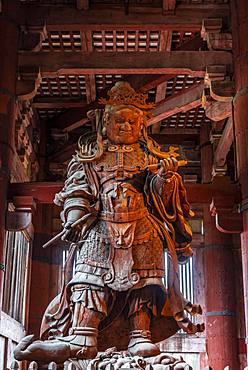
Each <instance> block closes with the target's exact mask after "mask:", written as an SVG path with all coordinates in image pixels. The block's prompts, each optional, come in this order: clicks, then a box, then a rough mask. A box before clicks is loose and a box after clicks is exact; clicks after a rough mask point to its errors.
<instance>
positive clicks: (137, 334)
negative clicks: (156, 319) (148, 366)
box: [128, 307, 160, 357]
mask: <svg viewBox="0 0 248 370" xmlns="http://www.w3.org/2000/svg"><path fill="white" fill-rule="evenodd" d="M129 325H130V329H131V331H130V337H129V338H130V340H129V344H128V352H129V354H130V355H132V356H142V357H151V356H156V355H158V354H159V353H160V350H159V348H158V347H157V346H156V345H155V344H153V343H152V341H151V332H150V330H149V329H150V315H149V313H148V311H147V309H146V308H145V307H143V308H142V309H141V310H140V311H138V312H136V313H134V314H133V315H131V317H130V319H129Z"/></svg>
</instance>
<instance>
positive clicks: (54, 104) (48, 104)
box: [32, 97, 87, 109]
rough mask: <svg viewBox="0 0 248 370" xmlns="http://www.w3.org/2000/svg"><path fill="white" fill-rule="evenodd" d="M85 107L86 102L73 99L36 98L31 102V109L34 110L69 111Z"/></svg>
mask: <svg viewBox="0 0 248 370" xmlns="http://www.w3.org/2000/svg"><path fill="white" fill-rule="evenodd" d="M86 105H87V102H86V100H82V99H78V98H77V99H74V98H72V97H71V98H65V97H61V98H52V97H45V98H41V97H36V98H35V101H33V102H32V107H33V108H36V109H70V108H81V109H82V108H83V107H85V106H86Z"/></svg>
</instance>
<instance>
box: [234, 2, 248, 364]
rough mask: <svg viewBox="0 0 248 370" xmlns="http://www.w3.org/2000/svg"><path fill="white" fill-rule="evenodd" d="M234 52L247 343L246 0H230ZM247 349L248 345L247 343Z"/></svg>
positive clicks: (247, 163)
mask: <svg viewBox="0 0 248 370" xmlns="http://www.w3.org/2000/svg"><path fill="white" fill-rule="evenodd" d="M231 16H232V30H233V33H232V36H233V53H234V59H233V60H234V78H235V86H236V96H235V97H234V131H235V132H234V134H235V144H236V156H237V175H238V179H239V182H240V184H241V192H242V205H241V211H242V214H243V229H244V232H243V233H242V234H241V253H242V265H243V286H244V306H245V307H244V309H245V327H246V344H247V345H248V151H247V148H248V124H247V119H248V118H247V117H248V63H247V55H248V43H247V33H248V8H247V1H246V0H240V1H238V2H237V1H234V0H232V1H231ZM247 353H248V347H247ZM247 363H248V359H247Z"/></svg>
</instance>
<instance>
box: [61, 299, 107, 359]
mask: <svg viewBox="0 0 248 370" xmlns="http://www.w3.org/2000/svg"><path fill="white" fill-rule="evenodd" d="M102 318H103V314H102V313H100V312H98V311H95V310H92V309H89V308H86V307H85V306H84V304H82V303H81V302H77V303H75V306H74V314H73V322H72V327H71V328H70V330H69V335H68V336H66V337H60V338H58V340H60V341H61V342H64V343H68V345H69V346H70V358H77V359H89V358H91V359H92V358H94V357H95V356H96V355H97V336H98V330H97V328H98V325H99V323H100V320H101V319H102Z"/></svg>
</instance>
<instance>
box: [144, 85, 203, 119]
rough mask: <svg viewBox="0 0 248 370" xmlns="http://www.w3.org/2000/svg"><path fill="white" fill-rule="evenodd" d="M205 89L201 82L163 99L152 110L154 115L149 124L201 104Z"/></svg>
mask: <svg viewBox="0 0 248 370" xmlns="http://www.w3.org/2000/svg"><path fill="white" fill-rule="evenodd" d="M203 89H204V84H203V83H200V84H197V85H196V86H193V87H191V88H187V89H183V90H182V91H181V92H180V93H178V94H176V95H173V96H172V97H170V98H167V99H165V100H163V101H162V102H161V103H160V104H159V105H157V106H156V107H155V108H154V109H153V110H152V114H153V117H151V118H150V119H149V120H148V126H150V125H153V124H156V123H157V122H160V121H162V120H163V119H166V118H168V117H170V116H173V115H174V114H177V113H179V112H187V111H188V110H190V109H193V108H196V107H198V106H200V105H201V97H202V93H203Z"/></svg>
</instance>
